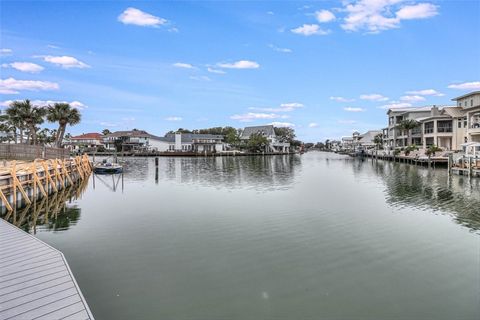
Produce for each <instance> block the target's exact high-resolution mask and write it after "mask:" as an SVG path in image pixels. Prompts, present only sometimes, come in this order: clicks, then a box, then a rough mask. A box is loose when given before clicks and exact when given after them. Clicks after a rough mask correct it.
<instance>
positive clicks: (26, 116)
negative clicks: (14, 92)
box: [7, 99, 46, 145]
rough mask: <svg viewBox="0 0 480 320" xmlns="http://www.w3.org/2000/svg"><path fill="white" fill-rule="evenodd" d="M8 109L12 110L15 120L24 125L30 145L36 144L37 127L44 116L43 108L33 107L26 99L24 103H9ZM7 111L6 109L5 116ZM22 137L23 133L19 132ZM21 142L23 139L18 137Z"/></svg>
mask: <svg viewBox="0 0 480 320" xmlns="http://www.w3.org/2000/svg"><path fill="white" fill-rule="evenodd" d="M10 107H11V108H12V110H13V111H12V113H13V116H14V118H15V119H18V120H20V121H21V122H23V123H24V124H25V127H26V128H28V130H29V131H30V136H31V137H32V144H34V145H35V144H36V143H37V127H36V126H37V125H39V124H42V123H43V121H44V119H43V118H44V117H45V114H46V110H45V109H44V108H40V107H36V106H33V105H32V104H31V103H30V100H28V99H26V100H24V101H14V102H12V103H11V105H10ZM8 112H9V110H8V109H7V114H8ZM20 134H21V135H23V132H22V131H21V132H20ZM20 139H21V140H22V141H23V138H22V137H20Z"/></svg>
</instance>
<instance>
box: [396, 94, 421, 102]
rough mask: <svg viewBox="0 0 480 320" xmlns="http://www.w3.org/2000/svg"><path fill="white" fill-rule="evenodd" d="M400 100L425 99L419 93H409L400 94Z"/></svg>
mask: <svg viewBox="0 0 480 320" xmlns="http://www.w3.org/2000/svg"><path fill="white" fill-rule="evenodd" d="M400 100H402V101H410V102H417V101H425V98H424V97H422V96H420V95H409V96H401V97H400Z"/></svg>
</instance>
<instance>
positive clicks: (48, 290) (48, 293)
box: [0, 219, 93, 320]
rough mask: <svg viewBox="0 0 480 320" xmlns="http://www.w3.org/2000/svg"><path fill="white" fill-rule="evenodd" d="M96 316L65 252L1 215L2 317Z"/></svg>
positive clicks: (90, 318)
mask: <svg viewBox="0 0 480 320" xmlns="http://www.w3.org/2000/svg"><path fill="white" fill-rule="evenodd" d="M7 319H19V320H23V319H43V320H45V319H49V320H50V319H52V320H53V319H75V320H76V319H79V320H93V316H92V313H91V312H90V309H89V307H88V305H87V302H86V300H85V298H84V297H83V295H82V293H81V291H80V288H79V287H78V285H77V282H76V281H75V278H74V276H73V274H72V272H71V270H70V267H69V266H68V263H67V261H66V260H65V257H64V256H63V254H62V253H61V252H60V251H58V250H56V249H54V248H52V247H51V246H49V245H48V244H46V243H44V242H42V241H40V240H39V239H37V238H35V237H34V236H32V235H30V234H28V233H26V232H24V231H22V230H20V229H18V228H17V227H14V226H13V225H11V224H9V223H8V222H6V221H4V220H2V219H0V320H7Z"/></svg>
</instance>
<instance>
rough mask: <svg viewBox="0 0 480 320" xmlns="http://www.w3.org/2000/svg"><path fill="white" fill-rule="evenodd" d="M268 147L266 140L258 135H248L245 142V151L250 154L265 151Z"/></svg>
mask: <svg viewBox="0 0 480 320" xmlns="http://www.w3.org/2000/svg"><path fill="white" fill-rule="evenodd" d="M267 146H268V139H267V137H265V136H264V135H262V134H260V133H254V134H252V135H250V138H249V139H248V142H247V149H248V150H249V151H251V152H260V151H265V150H266V148H267Z"/></svg>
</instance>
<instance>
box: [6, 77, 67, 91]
mask: <svg viewBox="0 0 480 320" xmlns="http://www.w3.org/2000/svg"><path fill="white" fill-rule="evenodd" d="M58 88H59V86H58V83H55V82H49V81H38V80H16V79H14V78H8V79H5V80H4V79H0V93H2V94H17V93H19V91H23V90H28V91H43V90H58Z"/></svg>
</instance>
